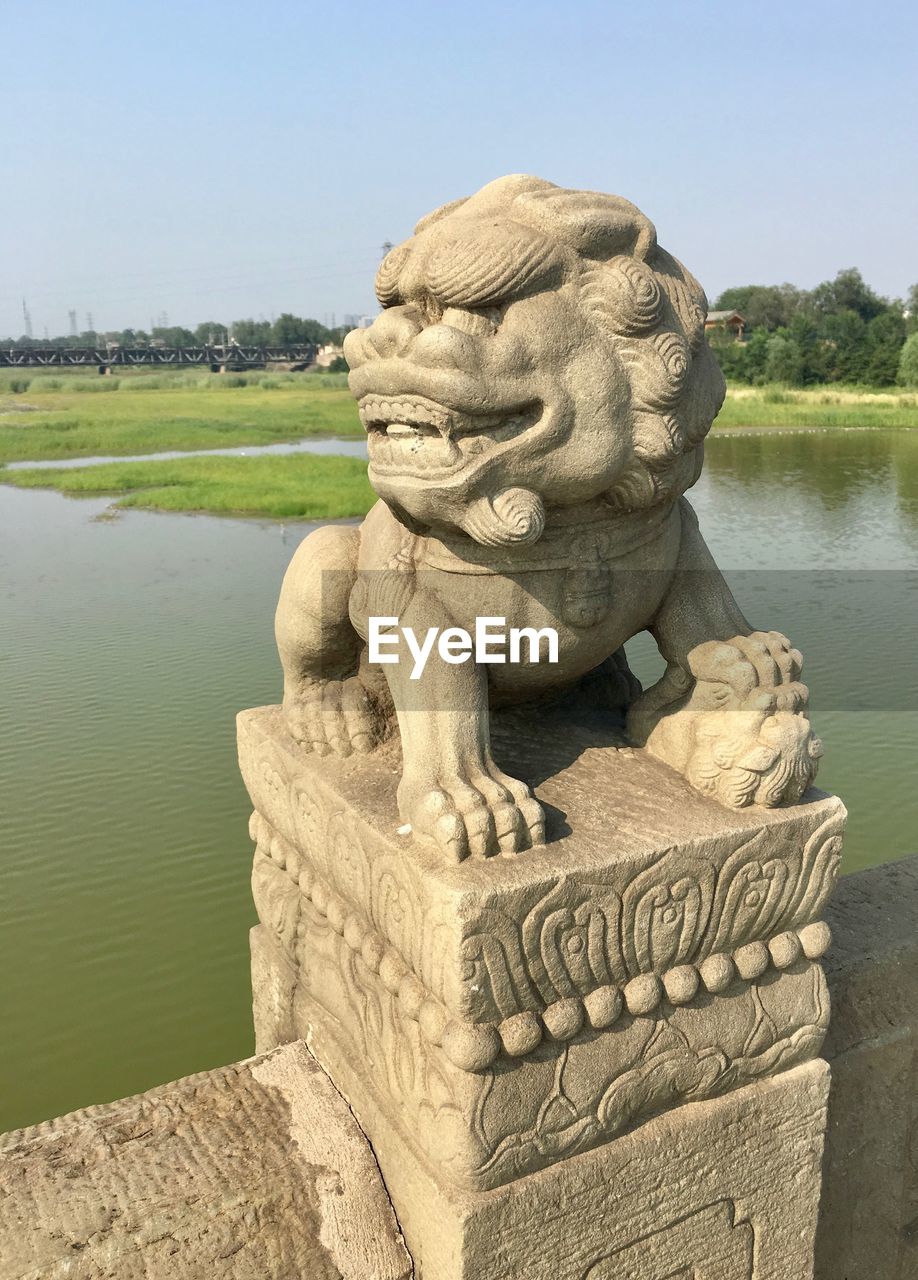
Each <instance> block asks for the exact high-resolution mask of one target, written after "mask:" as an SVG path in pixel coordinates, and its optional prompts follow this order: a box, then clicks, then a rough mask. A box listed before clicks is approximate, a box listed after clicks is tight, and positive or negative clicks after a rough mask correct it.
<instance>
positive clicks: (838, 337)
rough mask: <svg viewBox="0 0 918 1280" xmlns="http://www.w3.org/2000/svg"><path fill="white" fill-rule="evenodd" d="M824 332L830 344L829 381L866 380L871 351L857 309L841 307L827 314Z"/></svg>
mask: <svg viewBox="0 0 918 1280" xmlns="http://www.w3.org/2000/svg"><path fill="white" fill-rule="evenodd" d="M823 333H824V334H825V338H826V342H827V344H828V347H829V351H828V352H827V369H826V373H827V377H828V380H829V381H830V382H865V381H866V380H867V364H868V361H869V356H870V353H869V351H868V348H867V324H866V322H865V320H864V318H863V316H860V315H858V313H857V312H856V311H850V310H844V311H837V312H832V313H831V314H830V315H827V316H826V318H825V322H824V324H823Z"/></svg>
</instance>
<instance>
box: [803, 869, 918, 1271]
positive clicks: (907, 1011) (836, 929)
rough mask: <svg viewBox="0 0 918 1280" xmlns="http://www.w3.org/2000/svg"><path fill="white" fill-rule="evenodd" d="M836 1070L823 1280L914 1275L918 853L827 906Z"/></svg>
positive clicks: (844, 886) (917, 1259)
mask: <svg viewBox="0 0 918 1280" xmlns="http://www.w3.org/2000/svg"><path fill="white" fill-rule="evenodd" d="M826 914H827V918H828V921H829V923H830V924H831V927H832V932H833V935H834V942H833V946H832V949H831V951H830V952H829V954H828V957H827V977H828V979H829V986H830V988H831V992H832V1022H831V1024H830V1030H829V1035H828V1038H827V1041H826V1046H825V1052H826V1056H827V1057H828V1058H829V1059H830V1060H831V1063H832V1091H831V1094H830V1098H829V1126H828V1132H827V1137H826V1160H825V1181H824V1189H823V1199H822V1206H821V1210H820V1225H819V1235H818V1242H817V1251H816V1276H817V1280H839V1277H843V1278H844V1280H914V1277H915V1276H916V1275H918V857H912V858H908V859H905V860H903V861H901V862H894V863H890V864H888V865H886V866H882V867H875V868H872V869H871V870H869V871H862V872H859V873H858V874H856V875H851V876H846V877H844V878H843V879H842V880H841V881H840V882H839V885H838V889H837V890H836V893H835V895H834V897H833V898H832V901H831V902H830V903H829V906H828V909H827V913H826Z"/></svg>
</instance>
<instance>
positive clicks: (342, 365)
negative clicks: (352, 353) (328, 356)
mask: <svg viewBox="0 0 918 1280" xmlns="http://www.w3.org/2000/svg"><path fill="white" fill-rule="evenodd" d="M350 367H351V366H350V365H349V364H348V362H347V361H346V360H345V358H344V356H335V358H334V360H333V361H332V362H331V364H330V365H329V366H328V372H329V373H348V372H349V371H350Z"/></svg>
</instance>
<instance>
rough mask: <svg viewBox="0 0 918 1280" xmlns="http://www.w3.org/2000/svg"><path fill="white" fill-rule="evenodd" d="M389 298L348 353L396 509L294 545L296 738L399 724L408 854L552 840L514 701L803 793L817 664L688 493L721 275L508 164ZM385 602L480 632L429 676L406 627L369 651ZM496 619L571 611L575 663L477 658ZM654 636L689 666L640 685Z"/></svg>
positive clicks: (566, 617)
mask: <svg viewBox="0 0 918 1280" xmlns="http://www.w3.org/2000/svg"><path fill="white" fill-rule="evenodd" d="M377 292H378V296H379V299H380V302H381V304H382V306H383V312H382V314H381V315H380V316H379V317H378V318H377V319H376V320H375V322H374V323H373V325H372V326H371V327H370V328H368V329H365V330H355V331H354V332H352V333H351V334H349V335H348V338H347V340H346V344H345V350H346V354H347V360H348V364H349V365H350V369H351V372H350V375H349V385H350V388H351V391H352V392H353V394H354V396H355V397H356V398H357V400H358V404H359V411H360V416H361V420H362V421H363V423H364V426H365V427H366V430H367V436H368V449H369V458H370V469H369V477H370V482H371V484H372V485H373V486H374V488H375V489H376V492H377V493H378V494H379V496H380V499H381V501H380V502H379V503H377V505H376V506H375V507H374V508H373V510H372V511H371V512H370V514H369V515H368V516H367V519H366V520H365V521H364V522H363V524H362V525H361V526H360V528H359V529H355V528H342V527H338V528H325V529H320V530H318V531H316V532H315V533H313V534H311V535H310V537H309V538H307V539H306V540H305V541H304V542H303V544H302V545H301V547H300V548H299V549H298V550H297V552H296V554H295V555H294V557H293V560H292V561H291V564H290V567H289V569H288V572H287V575H286V577H285V580H284V586H283V589H282V593H281V599H280V603H279V606H278V611H277V639H278V647H279V651H280V656H281V661H282V664H283V668H284V716H285V719H286V723H287V727H288V729H289V730H290V733H291V734H292V736H293V737H294V738H295V739H296V740H297V741H298V742H301V743H302V744H303V745H304V746H305V747H306V748H307V749H310V750H314V751H315V752H317V753H318V754H326V753H329V752H330V753H332V754H337V755H340V756H343V757H347V756H349V755H350V754H351V753H352V752H354V751H356V752H369V751H372V750H373V749H374V747H377V746H378V745H379V744H380V742H383V741H385V739H386V738H387V736H389V735H391V734H394V733H395V732H396V719H397V733H398V736H399V737H400V740H401V747H402V757H401V760H400V761H399V762H398V765H397V769H398V774H399V785H398V797H397V798H398V809H399V815H400V819H401V821H402V823H403V824H405V825H406V826H408V827H410V840H407V841H406V844H408V845H428V846H431V847H433V848H434V849H435V850H436V851H437V852H438V853H439V856H440V857H441V858H444V859H446V860H448V861H451V862H455V861H461V860H462V859H464V858H467V857H470V856H471V857H476V856H485V855H490V854H497V853H512V852H515V851H519V850H524V849H527V848H529V847H538V846H540V845H541V844H542V843H543V841H544V839H545V820H546V810H545V804H544V801H543V800H541V799H540V797H538V796H534V795H533V793H532V789H531V787H529V786H527V785H525V780H524V779H523V778H522V777H521V776H520V775H519V774H518V773H515V772H513V771H512V768H510V766H509V765H505V764H502V763H500V762H499V760H498V759H497V757H496V755H495V753H493V752H492V749H491V733H490V716H491V712H492V710H493V709H494V708H495V707H497V706H499V705H519V704H523V703H529V702H532V700H533V699H544V698H545V697H546V696H554V695H556V694H557V693H558V692H559V691H560V692H563V693H564V694H565V695H566V696H571V694H572V693H573V692H574V691H575V690H577V689H580V690H581V691H586V692H587V694H588V700H590V701H592V702H593V703H594V704H596V705H605V706H607V707H609V708H617V709H618V711H619V712H621V713H625V712H627V715H628V726H629V732H630V734H631V736H632V738H633V739H634V740H635V741H636V742H640V743H642V744H646V746H647V749H648V751H649V752H650V753H651V754H652V755H654V756H656V757H657V758H658V759H660V760H663V761H665V762H666V763H667V764H668V765H670V766H671V767H672V768H673V769H675V770H678V771H679V773H680V774H681V775H683V776H684V777H685V778H687V779H688V780H689V782H690V783H691V784H692V786H694V787H696V788H697V789H698V790H700V791H701V792H703V793H704V794H706V795H712V796H716V797H717V798H718V799H719V800H720V801H721V802H722V803H723V804H725V805H729V806H733V807H738V808H741V807H743V806H747V805H759V806H766V807H770V806H775V805H780V804H787V803H793V802H794V801H796V800H798V799H799V798H800V797H801V795H803V793H804V792H805V790H806V788H807V786H808V785H809V783H810V782H811V781H812V779H813V777H814V775H815V772H816V760H817V757H818V755H819V754H820V748H819V745H818V743H817V742H816V740H815V739H814V738H813V736H812V734H811V731H810V726H809V721H808V720H807V718H806V706H807V696H808V695H807V690H806V688H805V686H804V685H802V684H801V683H800V679H799V677H800V671H801V661H802V660H801V657H800V654H799V653H798V652H797V651H796V650H795V649H793V648H792V647H791V645H790V644H789V642H788V641H787V640H786V639H785V638H784V637H783V636H782V635H779V634H778V633H777V632H774V631H757V630H754V629H753V627H752V626H751V625H750V624H749V623H748V622H747V621H746V619H745V618H744V617H743V615H742V613H741V612H740V610H739V608H738V607H737V604H736V602H735V601H734V599H733V596H732V595H731V593H730V590H729V588H728V586H727V584H726V582H725V580H724V578H723V576H722V575H721V574H720V572H719V571H718V569H717V567H716V565H715V564H714V561H713V559H712V557H711V555H710V552H709V551H708V549H707V547H706V545H705V543H704V541H703V538H702V536H701V533H700V531H699V528H698V522H697V520H696V518H695V516H694V513H693V512H692V510H691V508H690V507H689V505H688V503H687V502H686V501H685V499H684V498H682V497H681V495H682V494H684V492H685V491H686V490H687V489H688V488H690V487H691V485H693V484H694V483H695V481H696V480H697V478H698V475H699V472H700V470H701V463H702V454H703V444H702V442H703V439H704V436H705V435H706V433H707V431H708V430H709V428H710V426H711V423H712V421H713V420H714V417H715V415H716V413H717V411H718V409H719V407H720V404H721V402H722V400H723V394H724V380H723V377H722V375H721V372H720V370H719V368H718V367H717V363H716V361H715V359H714V357H713V355H712V353H711V351H710V350H709V348H708V346H707V343H706V341H705V333H704V317H705V310H706V306H707V304H706V301H705V296H704V293H703V291H702V289H701V286H700V285H699V284H698V282H697V281H696V280H695V279H694V277H693V276H692V275H691V274H690V273H689V272H688V271H686V270H685V268H684V267H683V266H682V265H681V264H680V263H678V262H677V261H676V259H675V258H673V257H672V256H671V255H670V254H668V253H667V252H666V251H665V250H663V249H662V248H661V247H660V246H659V245H658V244H657V239H656V231H655V229H654V227H653V224H652V223H651V222H650V220H649V219H648V218H647V217H646V216H645V215H644V214H643V213H641V212H640V210H638V209H636V208H635V206H634V205H632V204H630V203H629V202H628V201H627V200H623V199H621V198H620V197H618V196H610V195H602V194H600V193H597V192H589V191H571V190H564V189H561V188H559V187H556V186H554V185H553V184H552V183H549V182H544V181H542V180H541V179H538V178H532V177H525V176H521V175H515V176H510V177H506V178H502V179H499V180H498V181H496V182H492V183H490V184H489V185H488V186H486V187H484V188H483V189H482V190H481V191H479V192H477V193H476V194H475V195H474V196H472V197H470V198H468V199H465V200H458V201H454V202H453V203H452V204H449V205H446V206H444V207H443V208H441V209H437V210H435V211H434V212H433V213H431V214H428V215H427V217H425V218H423V219H422V220H421V221H420V222H419V223H418V225H417V227H416V229H415V234H414V236H413V237H412V238H411V239H410V240H408V241H406V242H405V243H404V244H402V245H398V246H397V247H396V248H394V249H393V250H392V252H391V253H390V254H389V255H388V256H387V257H386V259H385V260H384V261H383V263H382V265H381V267H380V270H379V274H378V277H377ZM374 619H376V620H379V619H388V620H389V621H390V622H391V623H392V624H393V625H394V626H396V627H397V628H398V629H401V628H406V627H410V628H411V629H412V631H413V632H414V633H415V634H416V636H417V637H418V638H420V639H423V637H425V636H427V635H428V634H429V633H430V632H431V631H436V632H437V633H438V634H440V635H441V636H442V635H443V634H448V635H449V636H450V637H451V643H453V645H454V646H455V644H456V643H458V646H459V647H458V649H457V648H456V647H453V648H452V649H451V650H449V651H448V652H444V651H443V650H442V649H440V648H437V649H436V650H434V651H433V652H432V653H431V655H430V657H429V659H428V661H427V664H426V667H424V669H423V672H421V673H420V675H419V678H417V679H415V674H414V672H413V667H414V664H413V662H412V661H410V660H409V659H408V655H407V650H406V646H405V644H404V643H402V644H400V646H399V650H398V651H397V652H396V653H395V654H394V655H391V656H394V657H396V659H397V660H396V661H394V662H393V663H390V664H386V665H382V664H379V665H377V666H375V667H370V666H369V665H368V661H367V656H368V655H367V641H368V639H369V637H370V636H371V635H372V634H373V632H374V627H373V621H372V620H374ZM479 619H486V620H491V621H495V620H498V621H504V620H506V621H507V622H508V623H509V626H510V627H511V628H517V629H527V628H528V629H530V632H531V635H530V642H532V640H533V638H534V637H535V636H536V635H537V633H541V632H543V631H544V630H545V629H546V628H550V629H552V630H553V631H554V632H555V634H556V636H557V640H558V645H557V653H556V655H555V659H554V660H553V661H552V662H551V663H549V662H547V661H546V655H545V653H544V651H543V652H542V653H541V657H540V656H539V652H538V650H539V643H538V640H537V639H535V642H534V644H532V643H530V645H529V647H527V646H526V645H524V646H523V651H522V654H521V655H520V656H519V657H518V659H517V660H515V661H514V660H512V658H511V660H510V661H506V660H504V661H497V662H494V661H492V662H490V663H487V662H485V661H484V660H482V661H468V660H465V661H463V659H462V657H461V656H460V655H461V652H462V645H463V642H462V638H461V636H462V633H465V634H466V635H468V634H475V633H476V630H477V622H478V620H479ZM457 629H458V630H457ZM645 630H650V631H651V633H652V634H653V636H654V638H655V640H656V642H657V644H658V646H659V649H660V653H661V655H662V657H663V658H664V660H665V662H666V664H667V666H666V672H665V674H664V675H663V677H662V678H661V679H660V680H659V681H658V682H657V684H656V685H654V687H653V688H652V689H649V690H646V691H645V692H643V693H641V692H640V691H639V688H638V686H637V683H636V681H634V679H633V678H632V677H631V674H630V672H629V670H628V664H627V662H626V660H625V655H624V650H623V648H622V646H623V645H624V644H625V642H626V641H628V640H629V639H631V637H633V636H634V635H636V634H637V633H638V632H641V631H645ZM533 648H535V650H536V653H535V654H534V653H533ZM468 656H469V655H468V653H467V652H466V654H465V657H466V659H467V658H468ZM374 661H375V659H374Z"/></svg>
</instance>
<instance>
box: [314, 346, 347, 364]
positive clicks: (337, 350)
mask: <svg viewBox="0 0 918 1280" xmlns="http://www.w3.org/2000/svg"><path fill="white" fill-rule="evenodd" d="M343 355H344V348H343V347H336V346H335V345H334V344H333V343H329V344H328V345H327V346H324V347H319V349H318V351H317V352H316V364H317V365H318V366H319V368H320V369H327V368H328V366H329V365H330V364H331V363H332V362H333V361H334V360H337V358H338V356H343Z"/></svg>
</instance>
